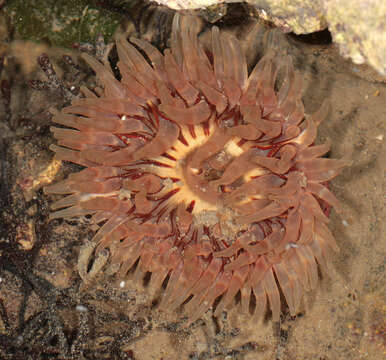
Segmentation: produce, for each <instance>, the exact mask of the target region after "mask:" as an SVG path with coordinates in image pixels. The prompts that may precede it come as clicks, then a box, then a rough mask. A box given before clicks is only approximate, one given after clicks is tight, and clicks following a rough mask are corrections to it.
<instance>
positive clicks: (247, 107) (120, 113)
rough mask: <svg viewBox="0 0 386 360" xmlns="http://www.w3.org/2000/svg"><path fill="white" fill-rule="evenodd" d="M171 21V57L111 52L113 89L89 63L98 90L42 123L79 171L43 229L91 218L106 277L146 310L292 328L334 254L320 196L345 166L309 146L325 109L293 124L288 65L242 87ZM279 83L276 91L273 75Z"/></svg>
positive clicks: (63, 187) (134, 46)
mask: <svg viewBox="0 0 386 360" xmlns="http://www.w3.org/2000/svg"><path fill="white" fill-rule="evenodd" d="M197 32H198V29H197V23H196V21H195V19H194V18H192V17H181V16H179V15H176V17H175V19H174V22H173V30H172V39H171V48H170V49H168V50H165V52H164V54H161V53H160V52H159V51H158V50H157V49H156V48H155V47H153V46H152V45H151V44H149V43H147V42H144V41H141V40H138V39H131V40H130V42H128V41H126V39H124V38H121V39H119V40H118V41H117V50H118V55H119V63H118V68H119V71H120V74H121V80H120V81H119V80H117V79H116V78H115V77H114V75H113V73H112V72H111V70H110V69H109V68H108V67H107V66H105V65H103V64H101V63H99V62H98V61H97V60H95V59H93V58H92V57H90V56H87V55H85V56H84V59H85V60H86V61H87V62H88V63H89V65H90V66H91V67H92V68H93V70H94V71H95V73H96V75H97V77H98V78H99V81H100V82H101V84H102V86H103V91H102V92H101V93H100V94H99V95H96V94H95V93H94V92H92V91H85V97H84V98H81V99H77V100H75V101H73V103H72V104H71V106H69V107H66V108H64V109H62V111H61V112H58V113H56V114H55V116H54V122H56V123H58V124H61V125H63V126H64V127H60V128H59V127H53V128H52V131H53V133H54V136H55V138H56V139H57V140H58V146H56V145H55V146H53V147H52V149H53V150H54V151H55V152H56V156H57V157H58V158H59V159H62V160H66V161H70V162H73V163H76V164H79V165H82V166H84V167H85V168H84V169H83V170H82V171H80V172H78V173H74V174H71V175H70V176H69V177H68V178H67V179H65V180H64V181H62V182H60V183H58V184H54V185H51V186H49V187H47V188H46V189H45V190H46V192H47V193H51V194H65V195H67V196H66V197H63V198H61V199H60V200H58V201H56V202H55V203H54V204H53V209H54V210H55V211H54V212H53V213H52V214H51V218H71V217H75V216H81V215H91V216H92V220H93V221H94V222H95V224H98V226H99V230H98V231H97V233H96V235H95V237H94V239H93V242H94V244H95V245H96V253H98V252H100V251H101V250H104V249H108V251H109V254H110V259H109V262H110V263H111V264H114V265H115V269H116V276H118V277H122V278H125V277H127V276H128V275H129V274H134V277H135V278H136V279H141V278H142V277H143V276H144V275H145V274H149V273H151V277H150V283H149V287H152V288H155V289H157V288H158V289H159V288H161V287H162V286H163V288H164V290H163V291H162V299H161V302H160V306H161V308H163V309H168V310H174V309H177V308H178V307H180V306H181V305H182V304H184V309H185V312H186V314H187V315H188V316H189V317H190V318H191V319H196V318H198V317H199V316H201V315H202V314H203V313H204V312H205V311H206V310H208V309H209V308H210V307H211V306H212V305H213V303H214V302H215V301H216V299H217V301H216V308H215V315H219V314H220V313H221V312H222V311H223V310H225V309H227V308H228V307H230V306H232V305H233V304H234V303H235V297H236V295H238V296H237V297H238V298H239V299H240V301H239V302H240V304H241V309H242V311H244V312H245V313H249V314H252V313H255V314H256V315H261V314H263V313H264V312H265V311H266V309H267V308H270V309H271V311H272V317H273V319H274V320H278V318H279V315H280V307H281V300H280V291H279V290H281V292H282V293H283V295H284V297H285V300H286V303H287V304H288V307H289V310H290V313H291V314H292V315H295V314H296V311H297V308H298V306H299V303H300V301H301V298H302V295H303V293H304V291H307V290H309V289H313V288H314V287H315V286H316V284H317V280H318V271H317V266H318V265H320V266H322V267H327V263H328V259H329V256H330V252H331V250H333V251H337V250H338V247H337V245H336V243H335V240H334V238H333V236H332V234H331V232H330V230H329V229H328V227H327V223H328V217H327V216H326V211H325V209H326V208H327V207H329V206H334V207H335V208H336V209H337V210H338V211H339V209H340V208H339V203H338V201H337V200H336V198H335V196H334V195H333V194H332V193H331V192H330V191H329V190H328V188H327V187H326V184H327V182H328V181H329V180H330V179H332V178H333V177H335V176H336V175H337V174H338V173H339V171H340V170H341V169H342V168H343V167H344V166H345V165H346V162H345V161H343V160H334V159H326V158H322V156H323V155H324V154H325V153H326V152H327V151H328V150H329V145H328V144H324V145H314V140H315V137H316V133H317V126H318V125H319V124H320V122H321V121H322V120H323V119H324V118H325V117H326V115H327V108H326V106H322V107H321V108H320V110H319V111H318V112H316V113H315V114H313V115H311V116H306V115H305V114H304V108H303V104H302V101H301V83H302V81H301V80H302V79H301V76H300V75H299V74H298V73H297V72H295V71H294V68H293V65H292V62H291V59H290V57H288V56H280V57H279V56H277V55H276V54H275V52H274V51H268V53H267V54H266V55H265V56H264V57H263V58H262V59H261V60H260V61H259V62H258V63H257V65H256V66H255V68H254V69H253V71H252V72H251V73H250V74H248V70H247V64H246V60H245V55H244V54H243V51H242V49H241V46H240V43H239V41H238V40H237V39H236V38H235V37H233V36H231V35H229V34H224V33H221V32H220V31H219V29H218V28H217V27H213V28H212V31H211V48H210V49H204V47H203V45H202V44H201V43H200V41H199V39H198V38H197ZM278 73H281V74H282V75H281V77H282V80H281V81H280V86H279V85H278V81H277V79H276V78H277V74H278Z"/></svg>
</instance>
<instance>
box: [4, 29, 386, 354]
mask: <svg viewBox="0 0 386 360" xmlns="http://www.w3.org/2000/svg"><path fill="white" fill-rule="evenodd" d="M245 28H247V27H245ZM243 29H244V28H243V27H235V28H234V29H232V31H235V32H236V33H238V34H240V33H242V32H243ZM2 30H3V31H2V32H1V33H2V34H4V35H2V36H3V38H2V39H1V41H2V43H1V46H0V49H1V52H0V57H2V59H3V66H2V70H0V71H1V72H0V76H1V78H0V81H1V95H0V159H1V177H2V178H1V184H0V191H1V193H0V195H1V208H0V213H1V217H0V358H2V359H19V358H20V359H27V358H28V359H51V358H52V359H58V358H59V359H62V358H63V359H64V358H66V359H83V358H84V359H103V358H106V359H138V360H151V359H156V360H160V359H164V360H166V359H170V360H174V359H227V360H228V359H245V360H247V359H259V360H260V359H261V360H264V359H267V360H268V359H277V360H300V359H301V360H340V359H346V360H351V359H352V360H356V359H369V360H378V359H383V358H384V356H385V352H386V339H385V331H386V322H385V315H386V308H385V284H384V266H385V265H384V264H385V245H386V244H385V225H384V223H385V210H384V203H385V186H384V175H385V174H384V171H385V164H386V159H385V157H386V151H385V138H384V137H385V121H386V84H385V82H384V80H385V79H382V78H381V77H380V76H378V75H377V74H375V73H374V72H372V71H371V69H369V68H365V67H358V66H355V65H352V64H350V63H349V62H347V61H344V60H342V59H341V58H340V57H339V55H338V52H337V50H336V49H335V48H334V46H333V45H331V44H322V45H321V44H320V43H323V41H322V40H320V41H319V43H318V41H316V43H314V44H309V43H305V42H304V41H303V40H301V39H299V38H291V39H288V38H285V39H284V40H282V41H283V44H284V43H285V44H286V46H288V48H289V52H290V53H292V54H293V56H294V57H295V64H296V66H297V68H298V69H299V70H300V71H301V72H302V73H303V74H304V96H303V100H304V103H305V107H306V110H307V112H308V113H312V112H313V111H315V110H316V109H317V108H318V107H319V106H320V105H321V103H322V102H323V100H324V99H328V101H329V102H330V105H331V110H330V115H329V118H328V119H327V120H326V121H325V122H324V123H323V124H322V125H321V126H320V127H319V130H320V131H319V137H318V141H319V142H324V141H325V140H326V139H331V141H332V149H331V153H330V155H331V157H333V158H342V157H344V158H348V159H351V160H353V165H352V166H351V167H350V168H347V169H345V170H344V171H343V173H342V174H341V175H340V176H339V177H338V178H336V180H334V181H333V182H332V183H331V189H332V191H333V192H334V193H335V194H336V195H337V197H338V198H339V199H340V200H341V202H342V204H343V208H344V214H343V216H342V217H337V216H336V214H335V213H334V212H333V213H332V215H331V223H330V228H331V229H332V231H333V233H334V235H335V237H336V239H337V243H338V245H339V247H340V249H341V250H340V253H339V254H337V255H336V256H335V257H334V258H333V259H332V268H333V271H332V276H331V277H327V276H325V275H323V274H321V280H320V283H319V286H318V288H317V289H316V290H315V291H313V292H311V293H308V294H306V296H305V297H304V301H303V303H302V310H301V312H300V314H299V315H298V316H297V317H295V318H291V317H290V316H289V315H288V314H286V313H285V314H283V316H282V319H281V322H280V323H273V322H272V321H271V320H270V317H269V314H268V315H267V316H266V318H265V319H260V320H251V319H245V318H241V317H240V316H238V314H237V308H235V309H233V310H232V311H230V312H229V313H228V314H227V315H226V316H225V315H224V317H223V318H221V319H214V318H213V317H212V316H211V314H210V313H207V314H206V315H205V317H204V318H203V319H202V320H199V321H197V322H196V323H194V324H192V325H191V326H189V327H186V326H184V323H183V322H181V321H179V320H178V317H177V316H173V315H170V314H165V313H162V312H160V311H159V310H158V309H157V307H156V304H154V303H153V304H152V301H151V298H149V297H148V296H147V294H146V291H144V289H143V287H142V286H141V285H136V284H132V283H131V282H129V281H128V282H125V283H117V282H116V281H115V280H114V279H110V278H108V277H104V278H103V277H101V278H99V279H97V280H96V281H95V282H94V283H91V284H89V285H88V286H85V285H84V284H83V283H82V281H81V280H80V278H79V275H78V273H77V258H78V254H79V251H80V246H81V244H82V243H83V242H84V241H85V240H86V239H91V238H92V236H93V231H92V229H91V228H90V226H89V224H88V220H87V219H80V220H74V221H71V222H70V221H63V220H56V221H52V222H48V214H49V203H50V201H52V199H51V198H49V197H47V196H45V195H44V194H43V192H42V187H43V186H44V185H45V184H47V183H49V182H51V181H53V180H54V179H55V180H59V179H62V178H63V177H64V176H66V175H67V174H69V173H71V172H72V171H76V170H77V168H76V167H75V166H74V165H71V164H68V163H63V164H62V163H59V162H56V161H53V159H52V155H53V154H52V153H51V152H50V151H49V149H48V147H49V145H50V144H51V143H53V139H52V136H51V134H50V132H49V126H50V115H49V113H48V112H47V109H48V108H49V107H57V108H60V107H61V106H62V105H63V104H64V103H65V102H66V101H65V99H64V96H63V93H62V92H61V90H60V89H59V90H58V89H57V90H53V91H52V90H51V91H49V90H43V91H37V90H33V89H31V87H29V86H28V85H27V82H28V81H30V80H36V79H41V80H45V77H44V75H43V72H42V71H41V69H40V68H39V67H37V66H36V65H35V64H36V57H37V56H38V55H40V54H41V53H42V52H47V53H48V55H49V56H50V59H51V60H52V62H53V63H54V66H55V69H56V70H57V73H58V76H59V77H60V78H61V79H63V84H64V85H65V86H66V87H67V88H71V86H75V87H77V86H78V85H82V84H84V83H86V84H87V83H92V82H93V81H94V79H93V77H92V76H90V74H91V73H90V71H89V70H85V69H86V68H85V66H84V65H83V64H81V65H80V66H81V74H83V75H79V74H77V73H76V71H75V70H74V69H73V68H71V67H70V66H69V65H66V64H64V62H63V61H62V60H61V58H60V56H61V55H62V54H64V53H67V54H69V53H71V52H70V51H68V50H63V49H53V48H48V47H46V46H45V45H42V44H38V45H36V44H31V43H28V42H27V43H26V42H20V41H14V39H13V37H12V34H11V33H10V31H9V29H8V28H7V26H5V25H3V28H2ZM204 36H205V34H204ZM245 41H248V44H246V46H247V45H248V46H247V48H248V49H250V50H249V51H250V53H248V58H250V61H251V62H253V58H254V52H253V50H251V49H254V48H256V47H255V45H256V43H254V42H253V41H254V40H251V39H249V38H246V40H245ZM257 45H258V43H257ZM72 56H73V58H74V60H75V61H76V62H77V61H78V58H77V56H78V55H77V54H75V53H73V54H72ZM23 352H24V353H25V354H30V355H28V356H27V357H26V355H23Z"/></svg>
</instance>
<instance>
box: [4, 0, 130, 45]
mask: <svg viewBox="0 0 386 360" xmlns="http://www.w3.org/2000/svg"><path fill="white" fill-rule="evenodd" d="M5 11H6V13H7V14H8V15H9V16H10V18H11V22H12V24H13V26H14V27H15V30H16V33H17V35H18V36H19V37H20V38H21V39H24V40H32V41H48V42H49V43H50V44H51V45H53V46H65V47H70V46H71V44H73V43H77V42H94V41H95V38H96V37H97V36H98V35H99V34H102V35H103V36H104V38H105V40H108V39H109V38H110V37H111V36H112V35H113V34H114V32H115V30H116V28H117V27H118V26H119V24H120V23H121V21H122V18H123V15H122V14H118V13H114V12H110V11H108V10H105V9H100V8H98V7H97V6H95V5H93V4H92V3H91V4H90V1H87V0H13V1H10V2H9V3H8V4H7V6H6V7H5Z"/></svg>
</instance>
